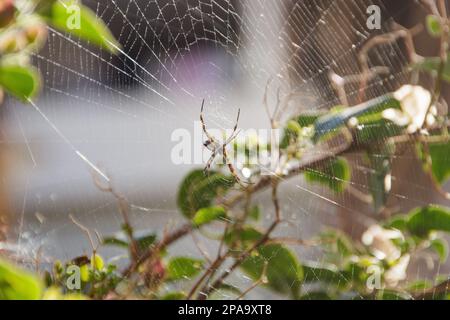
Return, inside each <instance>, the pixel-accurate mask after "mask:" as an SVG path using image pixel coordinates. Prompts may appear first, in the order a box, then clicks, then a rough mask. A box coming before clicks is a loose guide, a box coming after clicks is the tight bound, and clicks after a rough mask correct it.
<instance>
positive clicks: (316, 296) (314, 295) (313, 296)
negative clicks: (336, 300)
mask: <svg viewBox="0 0 450 320" xmlns="http://www.w3.org/2000/svg"><path fill="white" fill-rule="evenodd" d="M300 300H314V301H316V300H319V301H325V300H332V298H331V297H330V295H329V294H328V293H327V292H323V291H313V292H308V293H307V294H304V295H303V296H301V297H300Z"/></svg>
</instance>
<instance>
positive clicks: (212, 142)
mask: <svg viewBox="0 0 450 320" xmlns="http://www.w3.org/2000/svg"><path fill="white" fill-rule="evenodd" d="M204 107H205V100H203V102H202V109H201V111H200V122H201V124H202V129H203V132H204V133H205V135H206V137H207V138H208V139H207V140H206V141H205V142H204V143H203V146H204V147H205V148H207V149H208V150H209V151H211V157H210V158H209V159H208V162H206V166H205V169H204V172H205V175H206V174H208V172H209V170H210V169H211V165H212V163H213V162H214V159H215V158H216V157H217V156H222V159H223V162H224V163H226V164H227V166H228V169H229V170H230V173H231V175H232V176H233V178H234V179H235V180H236V182H237V183H238V184H239V185H240V186H241V187H244V188H245V187H247V186H246V185H245V184H244V183H243V182H242V180H241V178H239V176H238V174H237V171H236V169H235V168H234V166H233V164H232V163H231V161H229V159H228V153H227V146H228V145H229V144H230V142H232V141H233V140H234V139H236V137H237V136H238V135H239V131H237V127H238V123H239V116H240V115H241V109H239V111H238V115H237V119H236V124H235V125H234V128H233V132H232V134H231V136H230V137H229V138H228V139H227V140H225V141H224V142H223V143H221V142H220V141H218V140H217V139H216V138H214V137H213V136H212V135H210V134H209V132H208V130H207V129H206V124H205V119H204V117H203V109H204Z"/></svg>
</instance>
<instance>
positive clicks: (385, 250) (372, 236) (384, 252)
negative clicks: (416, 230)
mask: <svg viewBox="0 0 450 320" xmlns="http://www.w3.org/2000/svg"><path fill="white" fill-rule="evenodd" d="M393 239H403V234H402V233H401V232H400V231H398V230H388V229H383V228H382V227H380V226H379V225H373V226H371V227H370V228H369V229H367V231H366V232H364V234H363V236H362V242H363V243H364V244H365V245H366V246H368V247H370V249H371V252H372V254H373V255H374V256H375V257H377V258H378V259H379V260H383V259H386V260H387V261H395V260H397V259H398V258H400V256H401V251H400V249H399V248H398V247H397V246H396V245H395V244H394V243H393V242H392V240H393Z"/></svg>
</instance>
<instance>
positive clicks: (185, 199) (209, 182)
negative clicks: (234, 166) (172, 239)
mask: <svg viewBox="0 0 450 320" xmlns="http://www.w3.org/2000/svg"><path fill="white" fill-rule="evenodd" d="M234 183H235V182H234V180H233V179H232V178H230V177H227V176H224V175H223V174H221V173H218V172H210V173H209V175H205V173H204V172H203V170H196V171H193V172H191V173H190V174H189V175H188V176H187V177H186V178H185V179H184V181H183V182H182V183H181V186H180V188H179V191H178V197H177V203H178V207H179V208H180V210H181V212H182V213H183V215H184V216H185V217H186V218H189V219H191V218H193V217H194V216H195V214H196V213H197V211H198V210H200V209H202V208H207V207H210V206H211V204H212V202H213V200H214V199H216V197H217V196H218V195H219V194H221V193H224V192H226V191H227V190H228V189H230V188H231V187H232V186H233V185H234Z"/></svg>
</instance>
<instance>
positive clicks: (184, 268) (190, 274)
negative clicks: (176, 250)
mask: <svg viewBox="0 0 450 320" xmlns="http://www.w3.org/2000/svg"><path fill="white" fill-rule="evenodd" d="M202 268H203V261H202V260H199V259H192V258H188V257H176V258H172V259H171V260H170V261H169V263H168V264H167V280H168V281H176V280H190V279H192V278H194V277H195V276H197V275H198V274H199V272H200V271H201V270H202Z"/></svg>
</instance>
